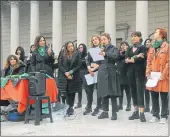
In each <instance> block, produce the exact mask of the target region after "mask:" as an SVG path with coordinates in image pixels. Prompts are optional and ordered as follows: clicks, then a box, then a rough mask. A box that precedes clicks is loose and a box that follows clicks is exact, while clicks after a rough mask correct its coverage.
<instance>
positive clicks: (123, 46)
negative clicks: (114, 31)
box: [121, 43, 128, 51]
mask: <svg viewBox="0 0 170 137" xmlns="http://www.w3.org/2000/svg"><path fill="white" fill-rule="evenodd" d="M127 47H128V46H127V45H126V44H125V43H124V44H122V45H121V50H122V51H126V49H127Z"/></svg>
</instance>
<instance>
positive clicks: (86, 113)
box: [83, 108, 92, 115]
mask: <svg viewBox="0 0 170 137" xmlns="http://www.w3.org/2000/svg"><path fill="white" fill-rule="evenodd" d="M91 112H92V109H91V108H87V109H86V110H85V111H84V112H83V115H88V114H89V113H91Z"/></svg>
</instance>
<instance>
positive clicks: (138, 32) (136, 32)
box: [131, 31, 142, 37]
mask: <svg viewBox="0 0 170 137" xmlns="http://www.w3.org/2000/svg"><path fill="white" fill-rule="evenodd" d="M131 36H138V37H142V33H141V32H140V31H134V32H133V33H132V34H131Z"/></svg>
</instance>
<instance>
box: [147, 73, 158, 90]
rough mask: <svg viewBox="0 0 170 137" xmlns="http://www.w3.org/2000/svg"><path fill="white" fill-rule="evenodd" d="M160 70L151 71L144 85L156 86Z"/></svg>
mask: <svg viewBox="0 0 170 137" xmlns="http://www.w3.org/2000/svg"><path fill="white" fill-rule="evenodd" d="M160 77H161V72H151V75H150V77H149V79H148V81H147V83H146V87H149V88H153V87H156V86H157V84H158V81H159V80H160Z"/></svg>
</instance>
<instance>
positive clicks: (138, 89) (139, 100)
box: [128, 74, 145, 108]
mask: <svg viewBox="0 0 170 137" xmlns="http://www.w3.org/2000/svg"><path fill="white" fill-rule="evenodd" d="M128 78H129V82H130V84H129V85H130V90H131V95H132V100H133V105H134V106H138V107H141V108H143V107H144V90H145V88H144V87H145V77H143V76H141V77H136V76H135V75H134V74H132V76H129V77H128Z"/></svg>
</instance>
